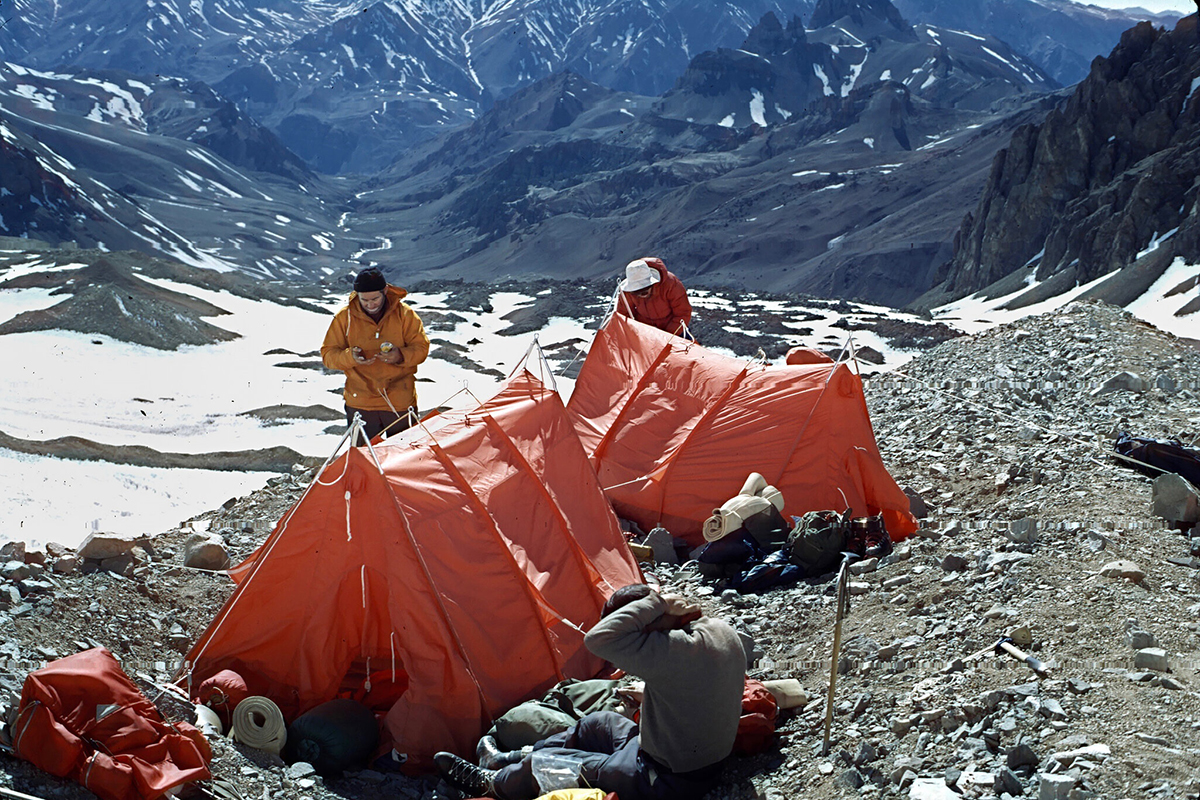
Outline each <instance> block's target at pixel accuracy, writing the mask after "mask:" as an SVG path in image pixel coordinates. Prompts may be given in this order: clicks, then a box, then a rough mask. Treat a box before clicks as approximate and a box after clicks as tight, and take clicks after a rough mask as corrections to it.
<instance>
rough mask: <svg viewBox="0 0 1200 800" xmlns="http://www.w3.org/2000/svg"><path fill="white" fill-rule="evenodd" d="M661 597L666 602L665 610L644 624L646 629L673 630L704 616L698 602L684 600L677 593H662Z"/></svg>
mask: <svg viewBox="0 0 1200 800" xmlns="http://www.w3.org/2000/svg"><path fill="white" fill-rule="evenodd" d="M662 599H663V602H664V603H666V604H667V610H666V611H664V612H663V615H662V616H661V617H659V618H658V619H656V620H654V621H653V622H651V623H650V624H649V625H647V626H646V630H648V631H671V630H675V629H677V628H682V627H683V626H685V625H687V624H688V623H690V622H695V621H696V620H698V619H700V617H702V616H704V611H703V610H702V609H701V608H700V606H699V605H698V604H696V603H693V602H691V601H689V600H685V599H683V598H682V597H680V596H679V595H677V594H664V595H663V596H662Z"/></svg>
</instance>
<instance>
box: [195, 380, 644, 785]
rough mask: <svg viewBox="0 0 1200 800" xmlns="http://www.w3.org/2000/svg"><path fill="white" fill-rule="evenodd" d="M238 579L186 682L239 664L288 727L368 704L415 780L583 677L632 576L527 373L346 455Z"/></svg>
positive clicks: (583, 461) (567, 426)
mask: <svg viewBox="0 0 1200 800" xmlns="http://www.w3.org/2000/svg"><path fill="white" fill-rule="evenodd" d="M376 458H377V459H378V461H376ZM231 574H232V575H233V577H234V580H235V581H237V583H238V586H237V588H236V589H235V591H234V593H233V595H232V596H231V597H230V599H229V601H228V602H227V603H226V604H225V606H224V608H223V609H222V610H221V612H220V613H219V614H218V615H217V617H216V618H215V619H214V620H213V622H212V624H211V625H210V626H209V628H208V630H207V631H206V632H205V633H204V635H203V636H202V637H201V638H200V640H199V641H198V642H197V643H196V645H195V646H194V647H193V648H192V651H191V653H189V654H188V660H189V661H190V662H192V663H194V665H195V668H194V670H193V673H192V675H191V679H192V683H193V685H196V684H198V683H199V682H200V681H201V680H203V679H204V678H205V677H207V676H209V675H212V674H214V673H215V672H217V671H219V670H221V669H227V668H228V669H232V670H234V671H235V672H237V673H238V674H240V675H241V676H242V677H243V678H245V680H246V683H247V685H248V686H249V688H250V690H251V691H252V692H255V693H258V694H264V695H266V696H268V697H270V698H271V699H272V700H274V701H275V702H276V703H278V704H279V705H280V707H281V709H282V710H283V711H284V716H285V718H286V719H288V720H289V721H290V720H291V719H293V718H294V716H295V715H297V714H299V713H302V712H303V711H305V710H307V709H309V708H312V707H314V706H316V705H318V704H320V703H322V702H325V701H327V700H330V699H331V698H334V697H336V696H343V697H353V698H355V699H359V700H360V701H362V702H365V703H366V704H367V705H368V706H371V707H373V708H374V709H375V710H376V711H377V712H379V713H386V717H385V720H384V735H385V738H386V737H387V736H390V738H391V742H392V744H393V746H394V747H395V748H396V749H397V750H398V751H400V752H402V753H407V754H408V756H409V758H410V759H411V760H412V761H411V762H410V763H411V764H413V765H415V766H416V767H417V768H423V767H424V768H427V767H429V766H430V765H431V759H432V755H433V754H434V753H435V752H437V751H439V750H450V751H454V752H458V753H461V754H464V755H466V754H473V753H474V748H475V743H476V741H477V740H478V738H479V736H480V735H481V734H482V733H483V732H484V731H485V730H486V729H487V727H488V726H489V725H490V723H491V720H492V719H493V718H494V717H495V716H498V715H500V714H501V713H503V712H504V711H507V710H508V709H510V708H512V707H513V706H515V705H517V704H518V703H520V702H523V701H525V700H527V699H530V698H532V697H535V696H540V695H541V694H543V693H544V691H545V690H546V689H548V688H549V687H550V686H551V685H553V684H554V683H556V682H557V681H559V680H562V679H563V678H590V677H592V676H593V675H594V674H595V673H596V672H597V670H599V669H600V667H601V666H602V662H601V661H600V660H599V659H597V658H595V657H594V656H592V655H591V654H590V653H588V651H587V650H586V649H585V648H584V646H583V633H582V632H581V630H580V629H582V630H584V631H586V630H587V629H588V628H590V627H591V625H592V624H593V623H595V622H596V621H597V620H598V619H599V617H600V609H601V607H602V605H603V603H604V600H605V599H606V598H607V597H608V596H609V595H610V594H611V593H612V592H613V591H614V590H615V589H617V588H620V587H621V586H624V585H626V584H629V583H637V582H640V581H641V573H640V571H639V569H638V567H637V564H636V562H635V560H634V558H633V556H632V554H631V553H630V551H629V548H628V547H627V546H626V544H625V541H624V539H623V537H622V535H621V532H620V529H619V527H618V525H617V520H616V517H615V516H614V514H613V512H612V509H611V507H610V506H609V504H608V501H607V500H606V499H605V498H604V495H603V494H602V493H601V491H600V487H599V485H598V483H597V481H596V476H595V473H594V471H593V470H592V468H591V465H590V464H589V463H588V460H587V457H586V455H585V454H584V452H583V448H582V447H581V446H580V444H579V440H578V438H576V436H575V434H574V431H573V429H572V425H571V422H570V419H569V417H568V415H567V413H566V409H565V408H564V407H563V405H562V401H561V400H560V398H559V396H558V394H557V393H555V392H553V391H551V390H549V389H547V388H546V387H545V386H543V384H542V383H541V382H539V381H538V380H537V379H536V378H534V377H532V376H531V375H530V374H528V373H527V372H521V373H520V374H519V375H518V376H516V377H514V378H512V379H510V380H509V381H508V382H507V383H506V384H505V385H504V386H503V388H502V389H501V391H500V392H499V393H498V394H497V395H496V396H495V397H494V398H492V399H491V400H490V401H488V402H486V403H484V404H483V405H481V406H480V407H479V408H477V409H475V410H474V411H471V412H469V413H466V414H446V415H442V416H437V417H434V418H432V419H428V420H426V422H425V423H423V424H422V425H420V426H417V427H414V428H411V429H409V430H408V431H405V432H404V433H402V434H400V435H398V436H396V437H393V438H391V439H388V440H386V441H384V442H382V443H379V444H375V445H373V447H372V448H371V449H368V448H366V447H357V448H352V449H350V450H349V451H348V452H347V453H345V454H344V455H342V456H341V457H340V458H338V459H337V460H336V461H334V462H333V463H332V464H330V465H329V466H328V467H327V468H325V469H324V470H323V472H322V474H321V475H320V476H319V477H318V479H317V480H316V481H315V482H314V483H313V485H312V486H311V487H310V489H309V490H308V492H307V493H306V494H305V495H304V497H302V498H301V500H300V501H299V502H298V503H297V505H296V506H295V507H294V508H293V509H292V510H291V511H290V512H289V513H288V514H287V515H285V516H284V518H283V519H282V520H281V521H280V523H279V525H278V526H277V527H276V529H275V531H274V532H273V533H272V534H271V536H270V538H268V539H267V541H266V542H265V543H264V544H263V545H262V546H261V547H260V548H259V549H258V550H257V551H256V552H255V553H254V554H253V555H252V556H251V557H250V558H249V559H248V560H247V561H246V562H244V563H243V564H241V565H239V566H238V567H236V568H235V569H234V570H232V573H231ZM397 698H398V699H397Z"/></svg>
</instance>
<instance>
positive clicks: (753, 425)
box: [567, 314, 917, 547]
mask: <svg viewBox="0 0 1200 800" xmlns="http://www.w3.org/2000/svg"><path fill="white" fill-rule="evenodd" d="M567 408H568V411H569V412H570V413H571V414H572V416H573V418H574V423H575V430H576V432H577V433H578V434H579V439H580V441H582V442H583V447H584V450H585V451H586V452H587V454H588V456H589V457H590V459H591V461H592V464H593V465H594V466H595V468H596V472H597V474H598V475H599V476H600V482H601V485H602V486H603V487H604V493H605V494H606V495H607V496H608V498H609V499H610V500H611V501H612V503H613V505H614V506H615V507H616V509H617V513H618V514H620V515H621V516H622V517H624V518H626V519H631V520H634V521H636V522H637V523H638V525H639V526H641V527H642V529H643V530H650V529H651V528H653V527H655V526H657V525H662V526H664V527H666V528H668V529H669V530H670V531H671V533H672V534H674V535H675V536H676V537H678V538H680V539H683V540H685V541H686V542H687V543H688V544H689V545H691V546H692V547H698V546H700V545H702V544H704V541H705V540H704V536H703V531H702V528H703V525H704V521H705V520H706V519H708V518H709V517H710V516H712V510H713V505H714V503H718V502H722V501H723V499H724V498H728V497H731V496H732V495H734V494H735V493H737V492H738V489H739V487H740V486H742V484H743V482H744V481H745V480H746V468H745V466H743V465H745V464H747V463H749V464H752V465H753V468H754V469H755V470H756V471H757V472H759V473H760V474H761V475H763V476H764V478H765V479H766V481H767V482H768V483H769V484H771V485H772V486H774V487H775V488H776V489H778V490H779V492H780V493H782V495H783V498H784V500H785V505H784V508H783V514H784V517H785V519H786V518H790V517H792V516H797V515H800V514H803V513H804V512H806V511H812V510H819V509H823V508H838V509H841V508H847V507H849V508H853V509H854V513H855V514H856V515H859V516H869V515H874V514H883V515H884V517H885V520H886V522H887V530H888V532H889V533H890V534H891V535H892V537H893V538H894V539H895V540H897V541H898V540H900V539H904V538H905V537H907V536H909V535H910V534H911V533H913V532H914V531H916V529H917V523H916V520H915V519H914V518H913V516H912V515H911V514H909V511H908V496H907V495H905V494H904V492H903V491H901V489H900V487H899V486H897V485H896V482H895V480H893V479H892V477H891V475H889V474H888V472H887V469H886V468H885V467H884V465H883V460H882V458H881V457H880V455H879V448H878V446H877V445H876V443H875V434H874V431H873V430H872V428H871V420H870V416H869V414H868V412H867V404H866V400H865V398H864V396H863V388H862V379H861V378H860V377H859V376H858V375H857V374H855V372H854V370H853V369H852V368H851V367H850V366H848V365H847V364H845V363H840V364H830V363H824V364H806V365H799V366H782V365H764V364H763V363H762V362H761V361H760V360H756V359H737V358H731V357H729V356H726V355H722V354H721V353H717V352H715V351H713V350H709V349H708V348H706V347H700V346H697V345H694V344H692V343H690V342H687V341H685V340H684V339H681V338H680V337H677V336H672V335H670V334H668V333H666V332H664V331H660V330H657V329H656V328H653V327H651V326H649V325H643V324H642V323H639V322H636V321H634V320H632V319H629V318H628V317H624V316H621V315H619V314H618V315H614V316H612V317H611V318H609V320H608V321H607V322H606V323H605V324H604V326H603V327H602V328H601V329H600V331H599V333H597V335H596V338H595V341H593V342H592V346H591V348H590V349H589V350H588V355H587V360H586V361H584V364H583V368H582V369H581V370H580V373H579V378H578V380H577V381H576V383H575V389H574V390H573V391H572V393H571V400H570V403H569V404H568V406H567Z"/></svg>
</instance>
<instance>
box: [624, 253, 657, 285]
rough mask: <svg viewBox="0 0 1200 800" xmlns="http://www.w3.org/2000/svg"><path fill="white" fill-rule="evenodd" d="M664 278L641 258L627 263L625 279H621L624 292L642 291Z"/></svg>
mask: <svg viewBox="0 0 1200 800" xmlns="http://www.w3.org/2000/svg"><path fill="white" fill-rule="evenodd" d="M661 280H662V275H659V274H658V270H656V269H655V268H654V267H652V266H650V265H649V264H647V263H646V260H645V259H643V258H639V259H638V260H637V261H630V262H629V263H628V264H626V265H625V280H623V281H621V291H622V292H640V291H641V290H642V289H645V288H647V287H649V286H653V285H654V284H656V283H658V282H659V281H661Z"/></svg>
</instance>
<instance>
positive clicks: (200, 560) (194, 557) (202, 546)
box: [183, 533, 229, 570]
mask: <svg viewBox="0 0 1200 800" xmlns="http://www.w3.org/2000/svg"><path fill="white" fill-rule="evenodd" d="M183 565H184V566H185V567H190V568H192V569H211V570H220V569H225V568H226V567H228V566H229V553H228V551H227V550H226V549H225V541H224V540H223V539H222V538H221V537H220V536H219V535H217V534H215V533H193V534H192V535H191V536H189V537H188V538H187V541H186V542H184V545H183Z"/></svg>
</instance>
